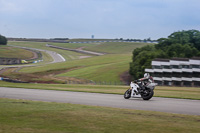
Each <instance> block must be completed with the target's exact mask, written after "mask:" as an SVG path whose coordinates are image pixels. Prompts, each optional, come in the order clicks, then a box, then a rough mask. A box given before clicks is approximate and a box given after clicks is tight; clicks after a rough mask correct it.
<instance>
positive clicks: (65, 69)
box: [4, 42, 152, 84]
mask: <svg viewBox="0 0 200 133" xmlns="http://www.w3.org/2000/svg"><path fill="white" fill-rule="evenodd" d="M9 44H12V45H17V46H24V47H35V48H39V49H46V50H51V51H56V52H57V53H59V54H61V55H62V56H64V58H66V59H67V61H66V62H63V63H56V64H48V67H47V65H42V66H35V67H28V68H23V69H21V70H20V71H18V72H16V73H12V74H10V73H9V72H8V73H4V74H5V75H6V76H8V77H13V78H19V79H22V80H23V81H30V82H45V83H66V82H81V83H83V82H94V81H95V82H97V83H103V82H107V83H109V84H114V83H118V84H119V83H120V82H121V81H122V79H121V77H123V76H127V75H124V74H125V73H126V72H127V71H128V70H129V63H130V61H131V58H132V55H131V52H132V51H133V50H134V49H135V48H137V47H142V46H144V45H149V44H147V43H146V44H145V43H124V42H123V43H119V42H113V43H98V44H85V43H81V44H76V43H51V45H55V46H60V47H66V48H74V49H77V48H83V49H86V50H91V51H101V52H106V53H108V54H106V55H103V56H90V58H85V59H80V57H81V56H88V55H85V54H80V53H75V52H72V51H66V50H61V49H55V48H49V47H46V43H39V42H9ZM151 45H152V44H151ZM24 77H26V78H24Z"/></svg>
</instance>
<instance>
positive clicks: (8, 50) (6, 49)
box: [0, 45, 34, 59]
mask: <svg viewBox="0 0 200 133" xmlns="http://www.w3.org/2000/svg"><path fill="white" fill-rule="evenodd" d="M0 57H3V58H19V59H30V58H33V57H34V53H33V52H31V51H29V50H25V49H20V48H15V47H10V46H2V45H0Z"/></svg>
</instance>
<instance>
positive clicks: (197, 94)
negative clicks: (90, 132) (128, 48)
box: [0, 81, 200, 100]
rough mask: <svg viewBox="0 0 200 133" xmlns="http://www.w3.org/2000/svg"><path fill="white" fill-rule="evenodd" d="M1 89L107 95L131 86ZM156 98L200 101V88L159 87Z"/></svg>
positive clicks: (6, 85) (18, 84)
mask: <svg viewBox="0 0 200 133" xmlns="http://www.w3.org/2000/svg"><path fill="white" fill-rule="evenodd" d="M0 86H1V87H14V88H15V87H16V88H28V89H46V90H59V91H76V92H92V93H106V94H124V92H125V91H126V90H127V89H128V88H129V86H113V85H82V84H77V85H75V84H30V83H29V84H27V83H8V82H3V81H0ZM154 92H155V94H154V96H156V97H169V98H181V99H194V100H200V88H195V87H164V86H157V87H156V88H155V90H154Z"/></svg>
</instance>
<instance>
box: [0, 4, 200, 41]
mask: <svg viewBox="0 0 200 133" xmlns="http://www.w3.org/2000/svg"><path fill="white" fill-rule="evenodd" d="M199 5H200V1H198V0H190V1H188V0H148V1H147V0H34V1H33V0H0V16H1V18H4V19H1V21H0V31H1V32H2V33H1V34H4V33H5V34H6V35H7V36H20V37H54V36H57V37H59V36H60V37H62V36H64V37H66V36H67V37H70V38H73V37H90V36H91V35H92V34H94V35H95V36H96V37H99V38H119V37H123V38H147V37H152V38H155V39H157V38H159V37H166V36H168V35H169V34H171V33H172V32H174V31H177V30H184V29H194V28H195V29H197V30H199V29H200V27H199V26H200V16H199V12H200V8H199V7H198V6H199ZM2 25H6V28H5V27H3V26H2ZM20 29H21V30H20ZM22 29H23V30H22ZM16 31H18V32H16Z"/></svg>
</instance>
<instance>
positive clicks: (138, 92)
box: [124, 80, 157, 100]
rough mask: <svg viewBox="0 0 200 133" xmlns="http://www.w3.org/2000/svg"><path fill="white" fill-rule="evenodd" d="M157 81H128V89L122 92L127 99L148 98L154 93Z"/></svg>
mask: <svg viewBox="0 0 200 133" xmlns="http://www.w3.org/2000/svg"><path fill="white" fill-rule="evenodd" d="M156 85H157V83H154V81H151V82H147V83H144V82H142V81H137V80H136V81H134V82H131V83H130V87H131V88H130V89H128V90H127V91H126V92H125V93H124V98H125V99H129V98H131V97H133V98H134V97H141V98H143V100H149V99H151V98H152V97H153V95H154V88H155V86H156Z"/></svg>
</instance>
